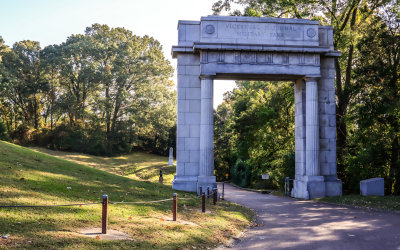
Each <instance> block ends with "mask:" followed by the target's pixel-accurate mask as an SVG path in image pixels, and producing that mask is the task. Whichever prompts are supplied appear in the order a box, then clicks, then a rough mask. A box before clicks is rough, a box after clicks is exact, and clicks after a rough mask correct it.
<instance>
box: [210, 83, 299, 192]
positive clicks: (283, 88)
mask: <svg viewBox="0 0 400 250" xmlns="http://www.w3.org/2000/svg"><path fill="white" fill-rule="evenodd" d="M227 97H228V98H227V99H226V100H225V103H223V104H222V105H220V106H219V107H218V109H217V112H216V113H217V116H216V119H215V123H216V126H215V132H216V137H215V148H216V154H215V163H216V169H217V171H216V172H217V174H218V173H220V172H221V173H224V172H225V171H226V170H227V165H230V166H233V168H231V169H230V170H231V171H230V172H231V175H232V176H231V177H232V179H233V180H234V181H235V180H236V181H239V182H240V183H238V184H241V185H248V184H251V185H253V186H259V185H262V184H261V181H260V179H261V174H263V173H266V172H268V173H269V174H270V176H271V182H272V185H273V187H281V186H282V184H283V180H284V178H285V177H286V176H291V177H293V176H294V94H293V84H292V83H290V82H282V83H274V82H248V81H241V82H238V88H237V89H236V90H234V91H233V93H232V94H230V95H227ZM244 177H245V178H246V179H247V178H248V180H247V181H244V182H242V179H243V178H244ZM220 178H221V177H220Z"/></svg>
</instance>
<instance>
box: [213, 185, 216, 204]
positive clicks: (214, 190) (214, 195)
mask: <svg viewBox="0 0 400 250" xmlns="http://www.w3.org/2000/svg"><path fill="white" fill-rule="evenodd" d="M216 204H217V189H216V188H213V205H216Z"/></svg>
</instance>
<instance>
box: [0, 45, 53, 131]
mask: <svg viewBox="0 0 400 250" xmlns="http://www.w3.org/2000/svg"><path fill="white" fill-rule="evenodd" d="M40 50H41V49H40V46H39V42H35V41H29V40H27V41H22V42H18V43H15V44H14V46H13V48H12V50H11V51H9V52H8V53H6V54H5V55H4V56H3V58H2V64H3V67H4V71H3V74H2V75H3V79H2V82H1V88H2V90H3V91H4V93H3V95H4V96H5V97H6V98H7V101H8V102H9V103H10V105H11V106H12V108H13V109H14V111H15V113H16V114H19V115H20V116H21V117H22V119H23V121H24V122H25V123H26V124H27V125H29V126H33V127H34V128H35V129H38V128H39V125H40V122H41V114H40V112H41V109H42V105H43V103H42V100H41V94H42V93H43V91H46V89H47V87H48V86H47V83H46V81H45V80H44V78H43V74H42V72H41V68H40V58H39V53H40Z"/></svg>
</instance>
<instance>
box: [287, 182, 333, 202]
mask: <svg viewBox="0 0 400 250" xmlns="http://www.w3.org/2000/svg"><path fill="white" fill-rule="evenodd" d="M325 193H326V192H325V182H324V177H323V176H304V177H303V178H302V180H294V181H293V190H292V196H293V197H295V198H302V199H307V200H308V199H314V198H320V197H325Z"/></svg>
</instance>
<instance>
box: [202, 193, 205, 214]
mask: <svg viewBox="0 0 400 250" xmlns="http://www.w3.org/2000/svg"><path fill="white" fill-rule="evenodd" d="M201 212H203V213H205V212H206V194H205V193H202V194H201Z"/></svg>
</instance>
